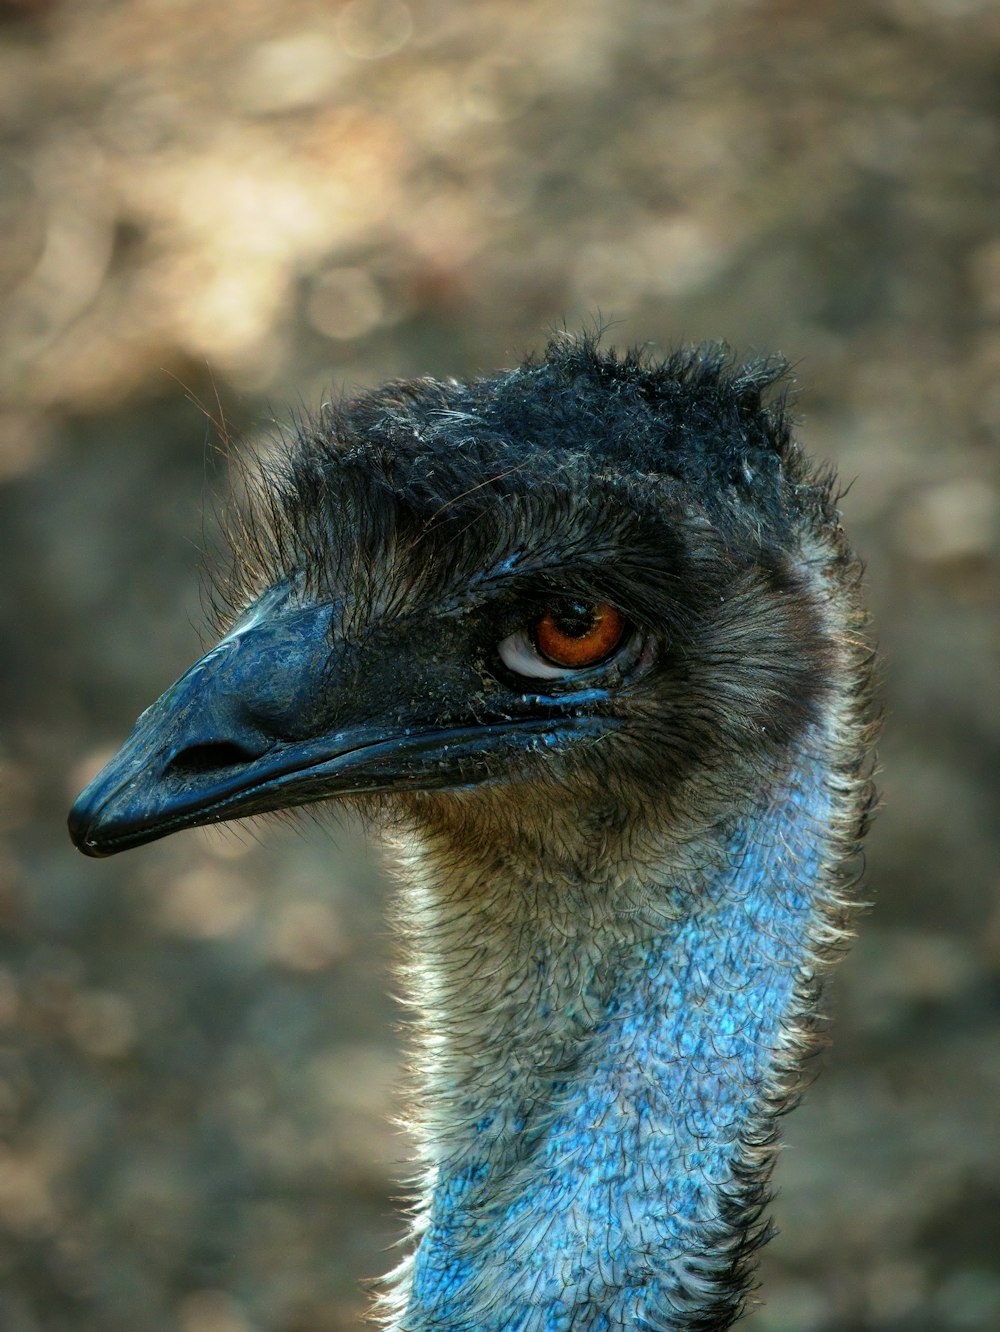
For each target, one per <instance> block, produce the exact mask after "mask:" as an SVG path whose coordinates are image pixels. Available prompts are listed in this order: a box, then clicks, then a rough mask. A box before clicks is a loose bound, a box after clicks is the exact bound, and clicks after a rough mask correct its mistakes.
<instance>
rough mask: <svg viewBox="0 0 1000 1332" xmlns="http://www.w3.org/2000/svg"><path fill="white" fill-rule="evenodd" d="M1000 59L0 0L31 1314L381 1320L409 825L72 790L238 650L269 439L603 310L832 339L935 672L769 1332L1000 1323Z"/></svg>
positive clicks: (833, 388)
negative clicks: (222, 562) (392, 880)
mask: <svg viewBox="0 0 1000 1332" xmlns="http://www.w3.org/2000/svg"><path fill="white" fill-rule="evenodd" d="M998 71H1000V9H998V8H997V6H996V5H995V4H994V3H991V0H811V3H809V4H808V5H804V4H801V3H796V0H614V3H612V2H611V0H600V2H599V0H577V2H576V3H572V4H566V3H565V0H503V2H501V0H493V2H492V3H489V2H486V3H478V4H461V3H458V0H452V2H451V3H449V2H448V0H350V2H349V3H339V2H338V0H324V2H321V0H281V3H280V4H274V3H271V0H227V3H225V4H224V5H215V6H212V5H206V4H204V3H203V2H202V0H199V3H194V2H193V0H117V2H116V3H110V2H106V3H102V2H101V0H78V2H76V3H71V2H70V0H64V2H63V3H59V2H58V0H48V2H46V0H0V395H2V404H0V568H2V571H3V572H2V577H0V604H2V613H3V628H2V632H0V674H2V683H0V689H2V713H0V728H2V729H0V929H2V931H3V940H4V942H3V956H2V966H0V1034H2V1036H3V1037H4V1042H5V1050H6V1053H5V1054H4V1056H3V1063H2V1066H0V1132H2V1141H3V1145H2V1147H0V1232H2V1233H0V1327H2V1328H3V1329H4V1332H62V1330H63V1329H72V1330H73V1332H106V1330H108V1329H111V1330H112V1332H113V1330H114V1329H130V1330H132V1332H160V1330H161V1329H163V1330H164V1332H166V1330H168V1329H176V1330H177V1332H340V1329H347V1328H351V1327H355V1326H357V1323H358V1320H359V1318H360V1316H361V1312H362V1310H363V1308H364V1305H365V1296H364V1294H363V1291H362V1287H361V1284H360V1283H361V1281H362V1279H364V1278H370V1277H373V1276H375V1275H377V1274H378V1273H380V1272H382V1271H383V1270H385V1268H386V1267H387V1266H388V1265H390V1263H391V1262H392V1261H393V1255H392V1253H391V1252H390V1251H389V1246H390V1245H391V1244H392V1243H393V1241H395V1240H396V1239H397V1238H398V1236H399V1233H400V1223H399V1221H398V1219H397V1216H396V1204H395V1202H394V1201H393V1197H394V1195H395V1194H398V1192H399V1185H398V1181H399V1179H400V1178H401V1176H402V1175H403V1173H404V1165H403V1163H405V1161H406V1159H407V1153H408V1147H407V1143H406V1141H405V1139H404V1138H403V1137H402V1136H401V1134H400V1133H399V1132H398V1131H397V1130H395V1129H393V1128H391V1127H390V1126H389V1116H390V1114H391V1113H392V1111H393V1108H394V1102H393V1088H394V1085H395V1082H396V1076H397V1068H398V1062H399V1054H398V1036H397V1032H396V1030H395V1027H396V1024H398V1022H399V1021H400V1018H401V1011H400V1009H399V1008H398V1007H397V1006H396V1004H395V1002H394V1000H393V999H392V997H391V996H392V992H393V989H394V982H393V980H392V977H391V958H392V951H393V945H392V940H391V937H390V933H389V930H388V927H387V925H386V924H385V915H384V906H385V900H386V894H387V891H388V890H387V886H386V876H385V873H384V870H383V868H382V866H381V864H380V861H379V858H378V850H377V848H376V847H369V846H367V845H366V844H365V839H364V837H363V834H362V833H361V832H360V831H359V830H357V829H354V828H351V827H350V826H348V827H342V828H339V829H338V828H333V829H332V830H331V829H330V828H329V827H328V828H323V827H321V826H316V825H315V824H313V823H310V822H309V821H307V820H303V821H301V827H300V828H298V829H297V828H295V827H290V826H288V825H275V826H266V825H264V826H262V827H260V828H259V829H254V830H244V831H239V830H237V831H236V832H232V831H230V832H220V831H213V832H211V833H209V832H197V833H185V834H183V835H182V836H179V837H177V838H175V839H172V840H167V841H165V842H161V843H158V844H156V845H154V846H151V847H148V848H145V849H143V850H141V851H136V852H133V853H131V854H130V855H128V856H126V857H123V858H121V859H120V860H118V859H116V860H112V861H107V862H93V861H87V860H85V859H84V858H83V857H81V856H79V855H78V854H77V853H76V852H74V851H73V850H72V849H71V847H70V845H69V842H68V840H67V838H66V836H65V831H64V817H65V812H66V809H67V807H68V804H69V802H70V800H71V798H72V796H73V795H74V794H75V793H76V792H77V790H78V789H79V788H80V786H81V785H82V784H83V782H84V781H85V780H86V779H87V778H88V777H89V776H90V775H91V774H92V772H93V771H94V770H95V769H96V768H97V767H98V766H99V765H100V764H101V763H102V762H103V760H104V759H105V758H106V757H107V756H108V755H109V753H110V752H111V751H112V750H113V749H114V748H115V747H116V746H117V744H118V742H119V741H120V739H121V738H122V737H123V735H124V734H125V732H126V731H127V730H128V729H129V727H130V725H131V723H132V720H133V719H134V717H135V715H136V714H137V713H138V712H139V711H140V710H141V709H142V708H143V707H144V706H145V705H146V704H147V703H148V702H149V701H151V699H152V698H153V697H154V696H155V695H156V694H158V693H159V692H160V691H161V690H162V689H163V688H164V687H165V686H166V684H168V683H169V682H170V681H171V680H172V679H173V678H174V677H175V676H176V675H177V674H179V673H180V671H181V670H182V669H183V668H185V667H186V666H187V665H188V664H189V662H190V661H191V660H192V659H193V658H194V656H195V655H197V653H198V651H199V650H200V638H199V632H200V629H201V625H202V623H203V620H202V612H201V608H200V603H199V584H200V572H199V570H200V564H201V551H202V549H203V548H204V546H205V545H206V544H211V540H212V520H211V510H212V506H213V505H214V504H217V503H218V502H219V501H220V500H222V501H224V500H225V497H226V495H227V493H228V489H229V480H228V478H227V474H226V469H225V465H224V462H222V461H220V458H219V454H218V450H217V445H218V443H219V440H220V438H221V437H222V436H223V435H228V436H231V437H235V438H239V437H249V438H250V439H253V438H255V437H256V435H257V432H258V431H259V430H261V429H262V428H263V429H264V430H265V431H266V429H267V423H268V421H269V420H272V421H273V420H278V421H281V420H286V419H288V417H289V416H290V414H291V413H292V412H293V411H295V410H296V409H298V408H299V407H301V406H303V405H304V406H310V405H313V406H315V405H318V403H319V402H321V401H322V400H323V399H324V397H327V396H329V395H330V394H331V392H339V391H340V390H342V389H344V388H348V389H350V388H352V387H357V386H361V385H370V384H374V383H376V382H378V381H380V380H382V379H384V378H386V377H389V376H399V375H414V374H425V373H430V374H435V375H449V374H455V375H475V374H477V373H479V372H481V371H487V370H490V369H493V368H495V367H497V366H500V365H506V364H510V363H511V362H513V361H516V360H517V359H519V358H520V357H521V356H522V354H523V353H524V352H525V351H527V350H530V349H540V348H541V347H542V345H543V344H544V341H545V338H546V334H547V332H548V330H549V329H551V328H552V327H554V326H558V325H560V324H562V323H563V322H565V323H566V324H567V325H568V326H569V327H570V328H574V327H579V326H581V325H583V324H585V323H587V322H588V321H592V320H593V319H594V318H595V316H596V315H597V313H598V312H600V313H601V314H602V315H603V316H604V317H605V318H607V319H613V320H616V321H617V322H616V324H615V326H614V327H613V329H612V331H611V333H610V335H609V339H608V340H609V341H611V342H614V343H616V344H618V345H624V344H628V343H633V342H646V343H649V344H650V345H651V346H652V348H653V349H654V350H660V351H662V352H666V351H668V350H669V349H670V348H672V347H673V346H674V345H675V344H676V343H678V342H679V341H682V340H686V339H700V338H718V337H724V338H726V339H727V340H729V341H730V342H731V343H732V344H733V346H734V347H735V348H736V349H737V350H739V351H740V352H749V353H753V352H758V351H770V350H780V351H782V352H784V353H786V354H787V355H788V356H789V357H791V358H792V360H793V361H794V364H795V367H796V376H797V380H798V383H799V389H798V397H797V411H798V414H799V417H800V420H801V427H800V435H801V437H802V439H803V440H804V441H805V443H806V445H807V447H808V448H809V450H810V451H811V452H812V453H813V454H814V455H816V456H818V457H820V458H825V459H828V460H831V461H832V462H834V463H835V464H836V465H837V466H838V468H839V469H840V472H841V475H842V478H843V479H844V480H845V481H850V482H853V484H852V486H851V489H850V492H849V494H848V495H847V497H846V499H845V500H844V504H843V507H844V511H845V516H846V522H847V524H848V527H849V530H850V531H851V533H852V535H853V538H854V540H855V542H856V545H857V547H858V549H859V550H860V552H861V554H862V555H863V557H864V558H865V559H866V561H867V562H868V566H869V593H870V601H871V606H872V610H873V613H874V620H875V624H876V626H877V633H878V636H879V638H880V640H881V643H882V647H883V652H884V656H885V663H886V665H885V687H884V706H885V712H886V717H887V724H886V728H885V733H884V741H883V744H882V747H881V759H882V764H883V768H884V772H883V776H882V779H881V787H882V790H883V796H884V810H883V812H882V813H881V815H880V816H879V819H878V821H877V823H876V825H875V828H874V831H873V833H872V836H871V840H870V845H869V856H868V860H869V876H868V892H869V894H870V897H871V898H872V900H873V901H874V907H873V908H872V910H871V911H870V913H869V914H867V915H866V916H865V917H864V918H863V919H862V920H861V922H860V937H859V941H858V944H857V946H856V948H855V949H854V951H853V953H852V955H851V956H850V957H849V958H848V960H847V961H846V962H845V963H844V964H843V965H842V966H841V968H840V969H839V972H838V974H837V977H836V985H835V987H834V990H835V992H834V993H833V994H832V995H831V999H830V1001H829V1002H830V1007H831V1008H832V1010H833V1012H834V1015H835V1021H834V1026H833V1046H832V1049H831V1051H830V1052H829V1054H828V1055H827V1057H826V1059H825V1066H824V1070H823V1073H822V1077H821V1078H820V1079H819V1081H818V1082H817V1084H816V1086H815V1087H814V1089H813V1090H812V1091H811V1093H810V1095H809V1098H808V1101H807V1103H806V1105H805V1106H804V1107H803V1108H802V1109H801V1110H800V1111H799V1112H798V1113H797V1114H795V1115H794V1116H793V1117H792V1118H791V1119H790V1120H789V1121H788V1123H787V1143H788V1146H787V1149H786V1151H785V1153H784V1154H783V1157H782V1159H781V1162H780V1164H779V1169H778V1173H777V1182H778V1185H779V1188H780V1196H779V1198H778V1202H777V1205H776V1209H775V1210H776V1217H777V1220H778V1223H779V1225H780V1226H781V1228H782V1231H783V1233H782V1235H781V1237H780V1239H779V1240H778V1241H776V1242H775V1243H774V1244H773V1245H772V1246H771V1247H770V1249H769V1250H768V1252H767V1254H766V1257H765V1259H764V1264H763V1296H764V1299H765V1301H766V1303H765V1304H764V1306H763V1308H762V1309H761V1310H759V1311H758V1312H757V1313H755V1314H754V1315H753V1317H752V1318H751V1319H750V1320H749V1321H748V1323H747V1324H746V1326H747V1327H748V1328H752V1329H755V1332H779V1329H788V1330H795V1332H809V1330H810V1329H816V1330H818V1332H820V1330H826V1329H830V1330H831V1332H832V1330H833V1329H854V1328H858V1329H875V1328H879V1329H896V1328H899V1329H903V1328H905V1329H909V1330H912V1329H929V1330H930V1329H935V1330H937V1329H948V1328H974V1329H987V1328H998V1327H1000V1150H998V1136H1000V1025H998V1023H997V1022H996V1016H997V1007H998V995H1000V984H998V981H1000V903H998V896H997V891H996V890H997V878H998V874H997V865H998V858H997V845H996V844H997V840H998V832H1000V819H998V816H997V814H998V805H997V801H996V778H997V774H998V772H1000V762H998V755H997V749H998V743H997V742H998V738H1000V720H998V712H997V693H998V691H997V672H996V657H995V650H996V647H997V639H996V634H997V619H996V604H997V590H998V578H997V571H998V528H1000V488H998V470H997V463H998V452H997V433H998V427H1000V210H998V197H997V196H998V182H1000V119H998V112H1000V79H998ZM204 513H207V514H208V515H209V516H208V518H207V519H203V514H204ZM258 837H259V844H258Z"/></svg>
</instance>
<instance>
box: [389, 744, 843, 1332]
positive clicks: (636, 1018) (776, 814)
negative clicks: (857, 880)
mask: <svg viewBox="0 0 1000 1332" xmlns="http://www.w3.org/2000/svg"><path fill="white" fill-rule="evenodd" d="M831 808H832V802H831V796H830V792H829V790H828V789H827V785H826V782H825V780H824V772H823V765H822V764H821V763H819V762H817V761H816V760H810V761H808V762H806V763H804V764H803V766H802V767H801V769H800V770H799V771H798V772H797V773H795V774H794V775H793V776H792V777H790V778H788V779H787V780H786V781H785V782H784V783H783V784H782V786H781V787H780V789H779V790H778V791H777V792H776V793H775V794H774V795H773V796H772V797H771V798H764V797H763V793H762V801H761V808H760V809H759V810H758V811H757V812H756V813H755V814H753V815H752V816H750V817H748V818H747V819H746V820H745V821H744V822H743V823H742V825H741V826H740V827H739V828H738V829H737V830H736V832H735V833H734V834H733V835H732V836H731V838H730V840H729V843H728V846H727V848H726V850H725V863H724V865H722V866H721V867H720V868H719V870H718V871H716V872H715V873H714V874H713V875H712V876H711V877H708V878H706V879H705V881H704V883H703V885H702V888H701V891H700V892H699V893H698V894H697V895H696V896H688V895H687V894H678V893H677V892H676V891H675V890H673V889H672V888H671V887H670V885H662V887H661V892H662V899H661V900H662V901H663V903H664V904H665V905H666V906H667V909H668V910H669V911H670V912H671V913H674V916H675V918H674V919H672V920H671V921H670V922H669V924H668V925H667V926H666V927H665V928H663V929H662V931H661V932H660V933H659V934H658V935H657V937H655V938H653V939H651V940H642V941H641V942H639V943H637V944H636V945H635V946H633V947H630V948H628V949H626V950H625V951H624V952H623V953H621V954H619V955H618V956H617V957H614V958H613V959H611V961H612V963H613V968H614V971H615V973H616V978H615V979H614V981H613V983H612V984H611V985H610V987H608V986H607V982H606V977H605V978H602V977H599V976H594V975H593V974H591V975H589V976H587V975H582V976H581V981H580V984H581V989H583V990H590V991H592V992H594V993H601V991H602V990H605V991H606V999H605V1003H604V1008H603V1011H602V1012H601V1013H600V1014H599V1015H597V1016H596V1018H594V1017H593V1015H588V1017H587V1020H586V1023H585V1025H586V1026H587V1027H588V1030H587V1033H586V1037H585V1039H584V1040H583V1041H582V1042H581V1043H580V1045H579V1047H578V1048H577V1050H576V1051H575V1053H574V1059H573V1066H572V1068H571V1069H569V1070H567V1071H566V1072H565V1073H557V1074H554V1075H553V1076H551V1077H549V1078H548V1079H545V1080H544V1081H545V1082H546V1083H547V1085H546V1086H545V1088H544V1090H542V1091H541V1092H540V1090H539V1086H538V1083H537V1082H536V1081H534V1080H530V1082H529V1083H528V1085H530V1091H529V1094H528V1095H527V1097H525V1098H521V1097H519V1096H518V1094H517V1088H518V1082H519V1078H518V1074H517V1073H516V1072H515V1071H513V1070H512V1074H511V1083H512V1095H511V1097H510V1099H509V1100H508V1101H506V1102H504V1103H502V1104H498V1105H496V1107H495V1109H493V1110H492V1111H489V1112H487V1113H484V1114H481V1115H480V1116H479V1117H478V1118H477V1119H476V1120H475V1122H474V1123H472V1124H470V1125H469V1126H468V1129H467V1131H466V1132H465V1133H464V1135H463V1136H461V1137H460V1138H459V1139H458V1140H457V1141H455V1142H453V1143H452V1144H450V1146H449V1150H448V1153H447V1156H446V1157H445V1159H444V1160H443V1161H442V1163H441V1165H440V1168H439V1170H438V1173H437V1177H436V1181H435V1184H434V1189H433V1197H432V1200H431V1205H430V1220H429V1225H428V1228H427V1230H426V1232H425V1233H424V1235H423V1238H422V1240H421V1242H420V1246H419V1249H418V1251H417V1254H416V1259H415V1262H414V1265H413V1272H412V1288H411V1290H410V1294H409V1299H408V1301H407V1305H406V1312H405V1315H404V1317H403V1319H402V1320H401V1323H400V1326H401V1327H404V1328H406V1329H410V1330H412V1332H418V1330H419V1332H423V1329H430V1328H449V1329H455V1330H456V1332H458V1330H459V1329H463V1330H464V1329H469V1332H471V1329H478V1332H516V1330H520V1332H543V1329H544V1332H564V1330H568V1329H574V1330H575V1329H588V1332H589V1330H590V1329H605V1328H607V1329H612V1328H613V1329H624V1328H630V1329H631V1328H675V1327H687V1326H699V1325H700V1324H699V1323H698V1322H697V1321H694V1322H689V1321H688V1320H689V1319H690V1318H692V1317H696V1316H697V1315H696V1312H695V1306H694V1305H693V1303H692V1299H693V1296H696V1295H697V1296H698V1297H699V1300H700V1297H701V1288H702V1287H703V1285H704V1283H705V1281H706V1279H709V1280H710V1279H711V1277H712V1276H713V1275H714V1274H715V1273H716V1272H717V1271H718V1269H719V1268H720V1266H724V1264H725V1260H726V1250H727V1246H729V1245H731V1244H732V1243H734V1241H735V1239H736V1237H734V1235H733V1233H732V1218H731V1216H724V1215H723V1213H724V1211H725V1208H726V1200H727V1195H730V1196H731V1197H735V1196H736V1195H737V1194H738V1192H739V1189H740V1183H739V1181H738V1180H737V1178H736V1167H737V1163H739V1162H745V1160H746V1152H747V1143H748V1141H750V1140H752V1139H753V1138H754V1136H755V1135H757V1134H759V1133H760V1132H761V1129H762V1125H763V1124H764V1122H765V1119H764V1117H765V1115H766V1113H767V1106H766V1099H767V1097H768V1095H769V1093H773V1092H774V1090H775V1078H776V1068H775V1064H776V1060H777V1059H780V1055H781V1051H782V1046H783V1032H784V1029H785V1027H786V1025H787V1024H788V1023H789V1021H790V1018H791V1016H792V1015H793V1014H794V1012H795V1011H796V1009H797V1008H798V1007H799V1004H798V1002H797V999H796V989H797V987H799V986H801V985H802V984H803V983H805V984H808V983H809V979H810V978H809V976H808V975H806V974H804V968H805V967H806V966H807V965H808V961H807V960H808V958H809V956H810V940H811V938H812V936H813V935H814V933H815V931H816V929H817V926H818V924H819V907H818V902H817V889H816V883H817V877H818V874H819V870H820V867H821V865H822V863H823V861H824V860H825V859H827V858H828V854H829V849H828V847H827V846H826V845H825V844H824V838H823V837H822V836H820V835H818V832H817V830H819V829H823V828H824V827H826V826H827V824H828V821H829V816H830V813H831ZM605 970H606V969H605ZM545 1016H546V1015H545V1014H544V1013H540V1014H536V1015H531V1017H530V1019H529V1018H527V1017H526V1020H530V1021H532V1022H535V1023H537V1024H538V1025H539V1026H541V1025H543V1023H544V1019H545ZM786 1054H787V1050H786ZM765 1136H766V1131H765ZM496 1198H501V1199H503V1202H502V1203H501V1204H497V1203H496V1202H494V1201H492V1200H493V1199H496ZM525 1234H529V1235H532V1236H534V1238H535V1242H534V1243H531V1244H528V1245H526V1244H525V1243H524V1242H523V1237H524V1236H525ZM498 1271H500V1272H504V1273H506V1274H507V1278H508V1279H507V1280H505V1282H504V1290H507V1289H508V1287H509V1289H510V1290H511V1291H514V1292H520V1295H521V1298H520V1300H519V1301H516V1302H506V1301H505V1302H503V1303H500V1302H497V1303H496V1304H495V1305H494V1307H493V1309H492V1311H490V1312H487V1311H486V1309H484V1296H485V1297H486V1301H487V1302H489V1299H490V1297H489V1295H488V1292H489V1290H490V1288H491V1287H495V1286H496V1274H497V1272H498ZM500 1295H501V1292H500V1291H499V1290H498V1291H497V1296H498V1297H500Z"/></svg>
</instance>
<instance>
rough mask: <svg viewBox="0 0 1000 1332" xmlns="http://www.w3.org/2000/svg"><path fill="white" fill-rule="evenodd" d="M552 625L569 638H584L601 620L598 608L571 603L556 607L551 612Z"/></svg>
mask: <svg viewBox="0 0 1000 1332" xmlns="http://www.w3.org/2000/svg"><path fill="white" fill-rule="evenodd" d="M550 614H551V616H552V623H553V624H554V625H555V627H556V628H557V629H558V630H559V632H560V633H561V634H565V635H566V637H567V638H584V637H586V635H587V634H589V633H590V632H591V630H592V629H593V628H594V625H595V624H596V623H597V621H598V618H599V613H598V608H597V607H596V606H588V605H586V603H585V602H582V601H570V602H568V603H564V604H563V605H561V606H556V607H554V608H553V610H552V611H551V612H550Z"/></svg>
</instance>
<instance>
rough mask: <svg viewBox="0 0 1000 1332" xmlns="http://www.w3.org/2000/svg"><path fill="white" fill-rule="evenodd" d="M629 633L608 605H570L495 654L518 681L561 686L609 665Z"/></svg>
mask: <svg viewBox="0 0 1000 1332" xmlns="http://www.w3.org/2000/svg"><path fill="white" fill-rule="evenodd" d="M626 628H627V625H626V621H625V617H624V616H623V615H622V613H621V611H619V610H617V609H616V608H615V607H614V606H612V605H610V603H608V602H606V601H603V602H597V603H593V602H566V603H562V604H560V605H558V606H553V607H550V609H549V610H547V611H546V612H545V614H544V615H542V616H540V617H539V618H538V619H537V620H535V621H534V622H533V623H532V624H531V625H529V626H528V627H527V628H526V629H519V630H517V632H516V633H513V634H511V635H510V636H509V637H507V638H505V639H504V640H503V642H501V643H500V644H499V645H498V648H497V651H498V653H499V655H500V660H501V661H502V662H503V663H504V665H505V666H506V667H507V668H508V669H509V670H511V671H514V672H515V673H516V674H517V675H526V676H529V677H533V678H535V679H547V680H562V679H565V678H566V677H567V676H570V675H573V674H575V673H576V672H577V671H583V670H586V669H587V668H588V667H591V666H598V665H600V663H601V662H603V661H607V660H608V658H609V657H611V656H612V655H613V653H614V652H615V649H616V648H618V647H619V646H620V644H621V642H622V640H623V638H624V637H625V631H626Z"/></svg>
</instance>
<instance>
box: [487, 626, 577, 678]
mask: <svg viewBox="0 0 1000 1332" xmlns="http://www.w3.org/2000/svg"><path fill="white" fill-rule="evenodd" d="M497 654H498V656H499V657H500V660H501V661H502V662H503V664H504V665H505V666H506V667H507V669H508V670H509V671H513V672H514V674H515V675H526V676H528V678H529V679H533V680H565V679H566V677H567V676H568V675H575V674H576V671H575V670H574V668H573V667H569V668H568V669H567V668H566V667H565V666H555V665H553V663H552V662H550V661H546V660H545V658H544V657H543V656H542V655H541V653H540V652H539V651H538V649H537V648H536V647H535V645H534V643H533V642H532V641H531V639H530V638H529V636H528V633H527V630H525V629H518V630H517V631H516V632H515V633H513V634H509V635H508V636H507V638H505V639H504V640H503V641H502V642H501V643H499V644H498V645H497Z"/></svg>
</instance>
